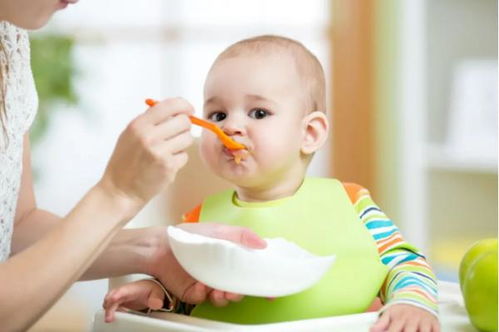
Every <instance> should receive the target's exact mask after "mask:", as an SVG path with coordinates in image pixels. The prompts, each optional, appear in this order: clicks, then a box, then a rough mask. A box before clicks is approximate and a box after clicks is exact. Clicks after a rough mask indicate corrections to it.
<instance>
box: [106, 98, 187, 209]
mask: <svg viewBox="0 0 499 332" xmlns="http://www.w3.org/2000/svg"><path fill="white" fill-rule="evenodd" d="M190 113H192V106H191V105H190V104H189V103H188V102H187V101H185V100H184V99H181V98H173V99H168V100H165V101H163V102H160V103H158V104H157V105H155V106H153V107H152V108H150V109H148V110H147V111H146V112H144V113H143V114H141V115H140V116H138V117H137V118H136V119H134V120H133V121H132V122H130V124H129V125H128V126H127V128H126V129H125V131H123V133H122V134H121V135H120V138H119V140H118V143H117V144H116V147H115V149H114V152H113V155H112V157H111V160H110V161H109V163H108V166H107V168H106V172H105V174H104V176H103V179H102V181H101V182H100V184H101V186H102V187H103V188H104V189H106V190H107V191H109V192H111V194H112V195H114V196H116V193H119V194H124V197H127V198H130V200H131V202H132V203H134V204H136V203H138V204H136V205H138V206H141V205H143V204H145V203H146V202H147V201H149V200H150V199H151V198H152V197H153V196H154V195H156V194H157V193H158V192H159V191H161V190H162V189H163V188H164V187H165V186H166V185H167V184H168V183H170V182H171V181H172V180H173V179H174V178H175V176H176V174H177V172H178V170H179V169H180V168H181V167H183V166H184V165H185V163H186V162H187V158H186V157H187V155H186V154H185V149H187V148H188V147H189V146H190V145H191V144H192V142H193V138H192V135H191V134H190V130H189V129H190V127H191V123H190V121H189V118H188V116H187V115H188V114H190Z"/></svg>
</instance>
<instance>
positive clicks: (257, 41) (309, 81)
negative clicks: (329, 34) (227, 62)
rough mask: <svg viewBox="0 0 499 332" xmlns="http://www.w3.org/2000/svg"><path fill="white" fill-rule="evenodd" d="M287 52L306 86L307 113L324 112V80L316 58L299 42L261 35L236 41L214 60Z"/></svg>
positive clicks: (320, 66) (322, 71)
mask: <svg viewBox="0 0 499 332" xmlns="http://www.w3.org/2000/svg"><path fill="white" fill-rule="evenodd" d="M282 51H285V52H288V53H289V54H290V55H291V56H293V58H294V60H295V63H296V68H297V71H298V74H299V75H300V76H301V77H302V79H303V82H304V83H305V85H306V86H307V90H308V96H309V101H308V102H309V105H308V107H310V109H309V110H308V111H310V112H312V111H322V112H326V95H325V89H326V87H325V86H326V80H325V77H324V70H323V69H322V65H321V63H320V62H319V60H318V59H317V57H316V56H315V55H314V54H313V53H312V52H310V51H309V50H308V49H307V48H306V47H305V46H303V44H301V43H300V42H298V41H296V40H293V39H290V38H287V37H282V36H274V35H262V36H256V37H252V38H248V39H243V40H241V41H238V42H236V43H234V44H232V45H230V46H229V47H228V48H226V49H225V50H224V51H223V52H222V53H221V54H220V55H219V56H218V57H217V59H216V60H215V63H217V62H218V61H220V60H223V59H227V58H231V57H235V56H239V55H244V54H252V53H270V52H282Z"/></svg>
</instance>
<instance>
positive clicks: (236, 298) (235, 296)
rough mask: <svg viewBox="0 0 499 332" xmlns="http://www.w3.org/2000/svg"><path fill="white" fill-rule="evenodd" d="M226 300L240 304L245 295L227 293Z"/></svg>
mask: <svg viewBox="0 0 499 332" xmlns="http://www.w3.org/2000/svg"><path fill="white" fill-rule="evenodd" d="M225 298H226V299H227V300H229V301H231V302H239V301H241V300H242V299H243V298H244V295H241V294H236V293H231V292H225Z"/></svg>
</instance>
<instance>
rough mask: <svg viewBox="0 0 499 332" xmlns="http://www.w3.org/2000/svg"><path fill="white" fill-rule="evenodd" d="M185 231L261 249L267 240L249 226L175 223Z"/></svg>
mask: <svg viewBox="0 0 499 332" xmlns="http://www.w3.org/2000/svg"><path fill="white" fill-rule="evenodd" d="M177 226H178V227H181V228H182V229H184V230H186V231H187V232H191V233H197V234H202V235H206V236H210V237H213V238H217V239H223V240H229V241H232V242H235V243H238V244H241V245H243V246H246V247H248V248H254V249H263V248H265V247H266V246H267V242H265V240H263V239H262V238H260V237H259V236H258V235H257V234H256V233H255V232H253V231H252V230H250V229H249V228H245V227H239V226H231V225H223V224H216V223H195V224H194V223H184V224H180V225H177Z"/></svg>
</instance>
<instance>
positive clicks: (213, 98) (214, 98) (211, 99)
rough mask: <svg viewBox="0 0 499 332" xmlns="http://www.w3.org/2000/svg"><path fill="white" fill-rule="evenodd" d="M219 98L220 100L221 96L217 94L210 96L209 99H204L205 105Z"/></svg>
mask: <svg viewBox="0 0 499 332" xmlns="http://www.w3.org/2000/svg"><path fill="white" fill-rule="evenodd" d="M219 100H220V98H219V97H217V96H213V97H210V98H208V99H206V100H205V101H204V106H206V105H208V104H212V103H216V102H218V101H219Z"/></svg>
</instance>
